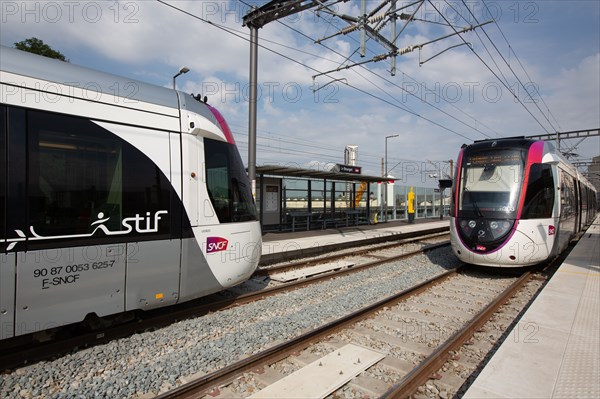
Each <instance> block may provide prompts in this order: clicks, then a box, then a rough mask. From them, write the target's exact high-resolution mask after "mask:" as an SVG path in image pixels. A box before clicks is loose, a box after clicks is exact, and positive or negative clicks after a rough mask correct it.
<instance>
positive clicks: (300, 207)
mask: <svg viewBox="0 0 600 399" xmlns="http://www.w3.org/2000/svg"><path fill="white" fill-rule="evenodd" d="M340 166H341V167H340ZM357 172H358V173H357ZM359 172H360V167H351V166H348V165H338V168H337V171H336V170H335V169H334V170H331V171H326V170H314V169H302V168H295V167H288V166H278V165H266V166H257V167H256V176H257V177H258V179H257V183H258V187H257V188H256V205H257V208H258V210H259V215H260V222H261V226H262V228H263V231H269V230H271V231H273V230H280V231H284V230H292V231H295V230H298V229H305V230H310V229H324V228H330V227H340V226H350V225H359V224H368V223H373V222H374V221H375V220H376V218H377V211H378V207H379V205H380V203H379V202H378V199H377V195H376V192H377V191H378V190H377V188H376V186H377V184H381V183H383V182H389V181H392V182H393V179H386V178H383V177H380V176H368V175H363V174H361V173H359Z"/></svg>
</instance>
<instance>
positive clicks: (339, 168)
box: [334, 163, 362, 175]
mask: <svg viewBox="0 0 600 399" xmlns="http://www.w3.org/2000/svg"><path fill="white" fill-rule="evenodd" d="M334 170H335V171H336V172H341V173H352V174H355V175H360V174H361V173H362V167H361V166H354V165H342V164H340V163H338V164H335V168H334Z"/></svg>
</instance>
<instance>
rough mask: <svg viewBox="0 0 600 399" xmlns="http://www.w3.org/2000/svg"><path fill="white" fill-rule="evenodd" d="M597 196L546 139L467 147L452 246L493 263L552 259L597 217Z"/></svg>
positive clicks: (458, 175) (470, 259) (455, 197)
mask: <svg viewBox="0 0 600 399" xmlns="http://www.w3.org/2000/svg"><path fill="white" fill-rule="evenodd" d="M596 195H597V193H596V190H595V189H594V187H593V186H592V185H591V184H590V182H589V181H588V180H587V179H586V178H585V177H584V176H583V175H582V174H581V173H580V172H579V171H578V170H577V168H575V167H574V166H573V165H571V164H570V163H569V162H568V160H567V159H566V158H565V157H564V156H562V155H561V154H560V152H558V151H557V150H556V149H555V148H554V146H553V145H552V144H551V143H550V142H548V141H536V140H531V139H526V138H524V137H517V138H507V139H497V140H496V139H493V140H484V141H477V142H475V143H473V144H471V145H464V146H463V147H462V149H461V151H460V153H459V156H458V161H457V164H456V170H455V176H454V184H453V187H452V204H451V221H450V236H451V243H452V250H453V252H454V253H455V254H456V256H458V258H459V259H460V260H461V261H463V262H465V263H469V264H475V265H482V266H491V267H521V266H531V265H535V264H537V263H540V262H543V261H545V260H548V259H552V258H554V257H556V256H557V255H558V254H560V253H561V252H562V251H564V250H565V249H566V248H567V246H568V245H569V242H570V241H571V240H572V239H573V238H575V237H576V236H577V235H578V234H579V233H581V232H582V231H585V229H586V228H587V226H588V225H589V224H590V223H591V222H592V221H593V220H594V217H595V215H596V212H597V209H596V202H597V200H596Z"/></svg>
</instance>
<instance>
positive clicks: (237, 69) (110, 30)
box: [0, 0, 600, 186]
mask: <svg viewBox="0 0 600 399" xmlns="http://www.w3.org/2000/svg"><path fill="white" fill-rule="evenodd" d="M329 2H330V3H331V2H333V1H332V0H329ZM266 3H267V1H256V0H255V1H250V0H247V1H237V0H236V1H181V0H178V1H173V0H164V1H152V0H144V1H128V0H125V1H6V0H0V20H1V24H0V44H2V45H5V46H14V43H15V42H18V41H21V40H24V39H26V38H30V37H37V38H39V39H42V40H43V41H44V42H45V43H47V44H48V45H50V46H51V47H52V48H53V49H55V50H58V51H60V52H61V53H63V54H64V55H65V56H66V57H67V58H68V59H69V61H70V62H71V63H74V64H79V65H83V66H86V67H90V68H94V69H98V70H102V71H105V72H110V73H113V74H116V75H121V76H125V77H128V78H131V79H137V80H141V81H145V82H149V83H153V84H156V85H160V86H165V87H171V86H172V78H173V75H174V74H176V73H177V72H178V71H179V69H180V68H181V67H182V66H187V67H188V68H189V69H190V72H188V73H186V74H184V75H181V76H179V77H178V78H177V88H178V89H179V90H183V91H186V92H189V93H195V94H198V93H201V94H202V95H206V96H208V101H209V103H210V104H212V105H213V106H215V107H217V108H218V109H219V110H220V111H221V113H222V114H223V115H224V116H225V118H226V119H227V121H228V122H229V125H230V127H231V129H232V131H233V133H234V137H235V139H236V142H237V144H238V147H239V150H240V153H241V155H242V158H243V159H244V161H245V162H246V160H247V156H248V95H249V91H248V88H249V86H248V80H249V49H250V46H249V42H248V38H249V30H248V28H247V27H244V26H243V24H242V18H243V16H244V15H246V14H247V13H248V12H249V10H250V6H251V5H254V6H261V5H263V4H266ZM381 3H382V0H368V1H367V4H366V6H367V12H368V13H369V12H371V11H372V10H373V9H374V8H375V7H377V6H378V5H380V4H381ZM412 3H414V1H410V2H408V1H402V0H397V6H398V7H399V8H400V7H404V8H403V9H402V10H401V11H400V12H403V13H405V14H413V13H414V18H415V20H413V21H411V22H410V23H408V24H407V25H406V27H405V28H404V30H402V32H401V33H400V35H398V38H397V41H396V45H397V47H399V48H402V49H411V48H412V49H413V51H408V52H407V53H406V54H403V55H399V56H398V57H397V58H396V73H395V74H394V75H392V74H391V73H390V71H391V58H386V59H384V60H381V61H378V62H366V61H368V60H371V59H372V58H373V57H376V56H378V55H382V54H386V53H388V51H389V50H388V49H387V48H385V47H384V46H383V45H381V44H379V43H378V42H377V41H376V40H373V39H370V38H368V40H367V41H366V48H365V49H366V51H365V56H364V57H361V56H360V55H359V54H358V49H359V47H360V32H358V31H355V32H350V33H347V34H345V35H341V34H340V35H335V36H333V37H330V38H328V37H329V36H332V35H334V34H336V33H338V32H339V31H340V30H341V29H342V28H345V27H347V26H348V23H346V22H344V20H342V19H341V18H340V17H339V15H346V16H350V17H357V16H359V15H360V14H361V10H360V8H361V2H360V1H359V0H351V1H348V2H340V3H338V4H335V5H333V6H332V11H333V12H335V13H336V14H337V16H334V15H331V13H327V12H324V11H320V12H316V11H315V10H307V11H303V12H302V13H300V14H295V15H292V16H288V17H286V18H283V19H281V20H278V21H274V22H270V23H269V24H267V25H265V26H264V27H263V28H261V29H259V32H258V36H259V44H260V46H261V47H260V48H259V52H258V92H259V98H258V114H257V135H258V139H257V144H258V145H257V165H273V164H276V165H286V166H295V167H310V168H316V169H326V168H328V167H330V166H331V165H332V164H335V163H343V162H344V149H345V147H346V145H356V146H357V148H358V161H357V165H359V166H362V170H363V173H364V174H369V175H381V174H382V163H384V162H383V161H384V159H385V158H386V156H385V155H386V154H385V147H386V143H387V165H388V167H387V169H388V171H389V173H390V175H393V176H394V177H396V178H397V179H398V180H399V181H400V182H405V183H410V184H417V185H421V186H433V185H435V183H436V182H435V179H434V178H431V177H429V176H430V175H433V174H436V171H439V170H441V171H442V173H447V172H448V171H449V165H450V162H449V161H450V160H455V159H456V157H457V155H458V152H459V150H460V147H461V145H462V144H465V143H466V144H469V143H472V142H473V141H474V140H482V139H486V138H501V137H512V136H522V135H538V134H547V133H554V132H557V131H559V132H566V131H573V130H587V129H597V128H599V127H600V111H599V110H600V2H598V1H596V0H589V1H587V0H586V1H576V0H575V1H568V2H565V1H554V0H540V1H517V0H502V1H484V2H483V1H481V0H464V1H463V0H459V1H450V0H431V1H426V2H424V3H423V4H422V5H421V6H420V7H419V8H418V9H417V5H414V4H412ZM411 4H412V5H411ZM387 9H388V8H387V6H386V7H384V8H382V10H383V11H385V10H387ZM485 22H489V23H487V24H485V25H484V26H482V27H477V28H475V29H472V30H469V31H468V32H465V33H463V34H461V35H456V34H454V35H452V34H453V33H455V32H456V31H459V30H461V29H464V28H468V27H470V26H475V25H479V24H482V23H485ZM405 23H406V22H405V21H404V20H398V23H397V26H398V31H400V29H402V28H403V27H404V25H405ZM449 25H452V26H449ZM389 26H390V25H389V24H386V25H385V26H383V27H382V29H381V30H380V31H379V33H380V34H381V35H382V36H383V37H385V38H387V39H388V40H389V39H390V36H391V32H390V28H389ZM447 35H451V36H450V37H447V38H445V39H440V38H441V37H443V36H447ZM318 39H326V40H321V41H320V42H319V43H316V41H317V40H318ZM437 39H440V40H437ZM426 43H429V44H426ZM423 44H426V45H423ZM420 45H423V46H421V47H420V50H419V46H420ZM411 46H412V47H411ZM420 61H421V62H422V63H420ZM423 61H425V62H423ZM355 63H363V64H362V65H358V66H354V67H352V68H345V67H346V66H348V65H349V64H355ZM340 67H341V68H340ZM337 69H340V70H337ZM396 135H397V136H396ZM389 136H393V137H389ZM386 137H387V138H386ZM561 148H562V149H563V150H565V151H568V152H571V153H575V154H577V155H578V157H577V159H576V160H580V161H589V160H590V158H591V157H593V156H597V155H600V140H599V138H598V137H595V138H588V139H585V140H583V141H580V140H577V139H571V140H563V141H562V142H561ZM438 174H439V173H438Z"/></svg>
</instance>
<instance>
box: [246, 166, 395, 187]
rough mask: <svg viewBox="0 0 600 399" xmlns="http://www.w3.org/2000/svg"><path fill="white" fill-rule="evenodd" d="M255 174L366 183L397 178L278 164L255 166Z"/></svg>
mask: <svg viewBox="0 0 600 399" xmlns="http://www.w3.org/2000/svg"><path fill="white" fill-rule="evenodd" d="M256 174H257V175H259V174H264V175H270V176H282V177H298V178H306V179H326V180H338V181H352V182H363V181H364V182H367V183H379V182H385V181H394V180H397V179H390V178H384V177H381V176H368V175H362V174H354V173H343V172H334V171H330V170H316V169H302V168H293V167H289V166H279V165H264V166H257V167H256Z"/></svg>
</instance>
